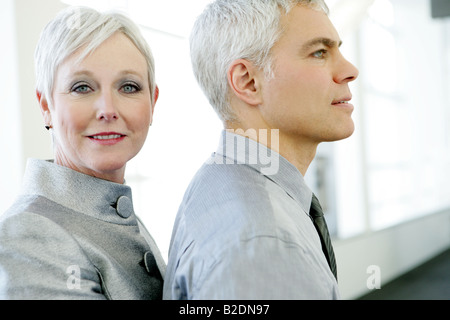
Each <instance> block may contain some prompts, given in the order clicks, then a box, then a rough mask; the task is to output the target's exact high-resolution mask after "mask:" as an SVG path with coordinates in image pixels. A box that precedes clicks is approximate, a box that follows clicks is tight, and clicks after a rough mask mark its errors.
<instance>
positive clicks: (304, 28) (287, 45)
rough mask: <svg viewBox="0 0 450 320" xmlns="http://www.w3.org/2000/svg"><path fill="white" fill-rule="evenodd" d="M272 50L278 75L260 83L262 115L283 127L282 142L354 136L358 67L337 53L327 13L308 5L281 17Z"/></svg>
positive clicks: (270, 123) (315, 141) (314, 141)
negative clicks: (353, 102)
mask: <svg viewBox="0 0 450 320" xmlns="http://www.w3.org/2000/svg"><path fill="white" fill-rule="evenodd" d="M281 22H282V27H283V28H284V29H283V30H284V32H283V34H282V36H281V38H280V40H279V41H278V43H277V44H276V45H275V46H274V48H273V50H272V57H273V72H274V77H273V78H271V79H267V80H264V81H263V83H262V94H263V104H262V105H261V106H260V112H261V116H262V117H263V119H264V121H265V122H266V124H267V126H268V127H270V128H272V129H279V130H280V142H281V143H282V144H283V140H281V139H285V142H288V143H293V144H297V145H298V144H299V143H303V144H304V143H312V144H318V143H320V142H324V141H336V140H340V139H345V138H347V137H349V136H350V135H352V133H353V131H354V123H353V120H352V118H351V115H352V112H353V105H351V104H350V103H348V102H349V101H350V100H351V98H352V95H351V93H350V89H349V86H348V84H349V82H351V81H353V80H355V79H356V78H357V76H358V70H357V69H356V68H355V67H354V66H353V65H352V64H350V63H349V62H348V61H347V60H345V59H344V57H343V56H342V54H341V53H340V51H339V46H340V43H341V41H340V38H339V35H338V33H337V31H336V29H335V28H334V26H333V25H332V23H331V21H330V20H329V18H328V16H327V15H326V14H325V13H323V12H319V11H315V10H312V9H309V8H307V7H304V6H297V7H295V8H294V9H293V10H292V11H291V12H290V13H289V14H288V15H286V16H284V17H283V18H282V21H281Z"/></svg>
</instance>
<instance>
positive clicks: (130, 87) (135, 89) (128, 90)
mask: <svg viewBox="0 0 450 320" xmlns="http://www.w3.org/2000/svg"><path fill="white" fill-rule="evenodd" d="M140 90H141V89H140V88H139V86H137V85H135V84H131V83H129V84H126V85H124V86H123V87H122V91H123V92H125V93H136V92H139V91H140Z"/></svg>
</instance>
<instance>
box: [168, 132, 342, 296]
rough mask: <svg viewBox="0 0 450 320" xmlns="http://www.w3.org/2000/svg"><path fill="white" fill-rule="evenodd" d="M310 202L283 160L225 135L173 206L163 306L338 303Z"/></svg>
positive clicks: (293, 169) (249, 142) (293, 170)
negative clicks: (183, 302)
mask: <svg viewBox="0 0 450 320" xmlns="http://www.w3.org/2000/svg"><path fill="white" fill-rule="evenodd" d="M311 199H312V192H311V190H310V189H309V188H308V187H307V186H306V184H305V182H304V179H303V176H302V175H301V173H300V172H299V171H298V170H297V168H296V167H294V166H293V165H292V164H291V163H289V162H288V161H287V160H286V159H284V158H283V157H282V156H280V155H279V154H277V153H275V152H273V151H271V150H269V149H267V148H265V147H264V146H263V145H261V144H258V143H257V142H255V141H253V140H250V139H247V138H245V137H243V136H239V135H235V134H233V133H229V132H225V131H224V133H223V136H222V138H221V142H220V145H219V148H218V150H217V152H216V153H214V154H213V155H212V157H211V159H209V160H208V161H207V162H206V163H205V164H204V165H203V166H202V168H201V169H200V170H199V171H198V172H197V174H196V175H195V177H194V178H193V180H192V182H191V184H190V186H189V187H188V189H187V191H186V194H185V196H184V199H183V201H182V203H181V205H180V208H179V212H178V214H177V218H176V221H175V225H174V230H173V235H172V240H171V244H170V250H169V261H168V265H167V271H166V277H165V283H164V296H163V297H164V299H339V298H340V295H339V290H338V285H337V282H336V279H335V278H334V276H333V274H332V273H331V271H330V268H329V266H328V263H327V261H326V258H325V256H324V254H323V252H322V248H321V244H320V239H319V236H318V234H317V231H316V229H315V228H314V225H313V223H312V221H311V219H310V217H309V209H310V206H311Z"/></svg>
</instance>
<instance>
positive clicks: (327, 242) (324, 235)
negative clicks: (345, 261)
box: [309, 194, 337, 280]
mask: <svg viewBox="0 0 450 320" xmlns="http://www.w3.org/2000/svg"><path fill="white" fill-rule="evenodd" d="M309 215H310V216H311V219H312V221H313V223H314V226H315V227H316V230H317V232H318V233H319V236H320V242H321V243H322V251H323V253H324V254H325V257H326V258H327V261H328V265H329V266H330V269H331V272H333V274H334V276H335V278H336V280H337V268H336V259H335V258H334V251H333V245H332V244H331V239H330V234H329V233H328V227H327V223H326V221H325V218H324V216H323V211H322V207H321V206H320V203H319V200H318V199H317V197H316V196H315V195H314V194H313V198H312V202H311V209H310V210H309Z"/></svg>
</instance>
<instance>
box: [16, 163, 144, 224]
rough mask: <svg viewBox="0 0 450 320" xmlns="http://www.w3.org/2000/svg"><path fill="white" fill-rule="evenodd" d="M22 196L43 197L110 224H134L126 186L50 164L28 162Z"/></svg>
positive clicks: (129, 196) (132, 210) (129, 194)
mask: <svg viewBox="0 0 450 320" xmlns="http://www.w3.org/2000/svg"><path fill="white" fill-rule="evenodd" d="M21 193H22V194H24V195H39V196H42V197H45V198H47V199H49V200H51V201H53V202H55V203H58V204H60V205H62V206H65V207H67V208H69V209H72V210H74V211H77V212H80V213H83V214H86V215H89V216H91V217H93V218H96V219H99V220H103V221H107V222H110V223H116V224H136V223H137V222H136V217H135V214H134V209H133V202H132V194H131V188H130V187H129V186H126V185H122V184H117V183H113V182H110V181H106V180H102V179H98V178H95V177H92V176H89V175H85V174H83V173H80V172H77V171H75V170H72V169H69V168H66V167H63V166H59V165H57V164H55V163H53V161H52V160H47V161H44V160H38V159H29V160H28V162H27V167H26V170H25V175H24V181H23V186H22V192H21Z"/></svg>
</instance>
